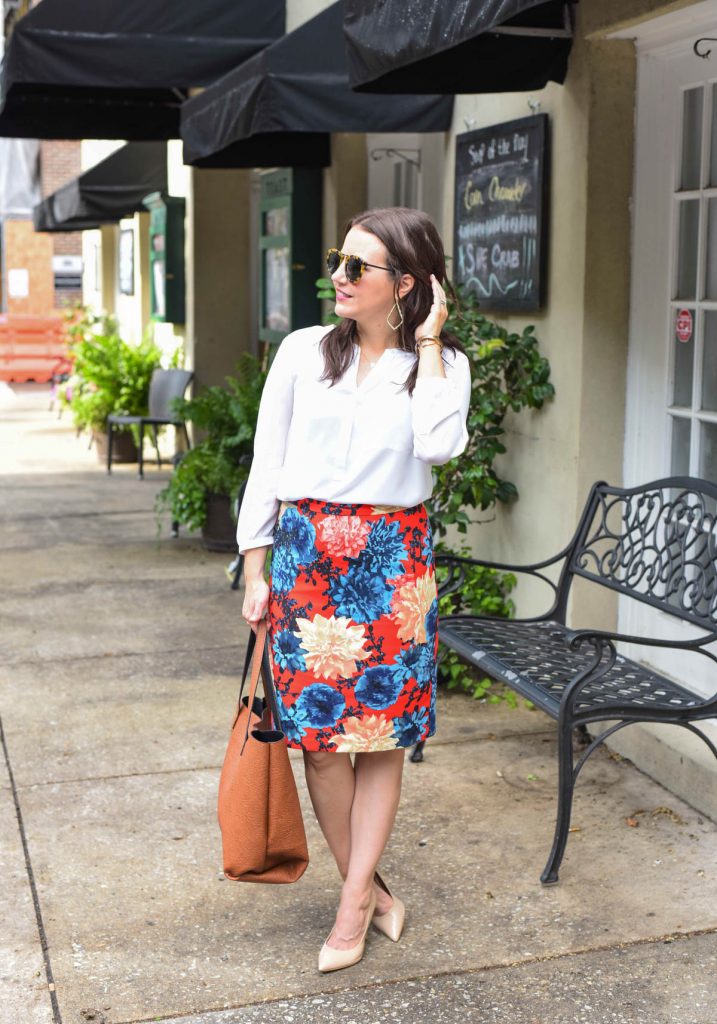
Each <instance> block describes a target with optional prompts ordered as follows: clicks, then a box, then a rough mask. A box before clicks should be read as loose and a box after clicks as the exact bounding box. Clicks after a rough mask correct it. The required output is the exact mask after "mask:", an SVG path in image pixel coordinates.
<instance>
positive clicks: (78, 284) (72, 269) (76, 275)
mask: <svg viewBox="0 0 717 1024" xmlns="http://www.w3.org/2000/svg"><path fill="white" fill-rule="evenodd" d="M52 273H53V276H54V279H55V289H56V290H58V291H79V290H80V289H81V288H82V257H81V256H53V257H52Z"/></svg>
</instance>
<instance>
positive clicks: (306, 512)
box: [268, 498, 438, 753]
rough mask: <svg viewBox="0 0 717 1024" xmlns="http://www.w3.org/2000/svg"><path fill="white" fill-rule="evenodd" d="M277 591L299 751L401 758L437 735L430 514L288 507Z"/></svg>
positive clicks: (280, 671)
mask: <svg viewBox="0 0 717 1024" xmlns="http://www.w3.org/2000/svg"><path fill="white" fill-rule="evenodd" d="M269 587H270V595H269V612H268V617H269V626H268V640H269V653H270V662H271V665H272V674H273V679H274V685H275V687H276V692H277V696H278V697H279V714H280V715H281V728H282V729H283V731H284V732H285V733H286V738H287V743H288V745H289V746H290V747H295V748H300V749H301V748H303V749H304V750H312V751H313V750H327V751H333V752H340V753H351V752H354V751H372V750H392V749H394V748H396V747H408V746H411V745H413V744H414V743H417V742H418V741H419V740H423V739H427V738H428V737H429V736H432V735H433V734H434V733H435V731H436V654H437V649H438V629H437V626H438V593H437V589H436V576H435V567H434V561H433V538H432V535H431V525H430V522H429V519H428V513H427V511H426V507H425V505H424V504H423V502H421V503H420V504H418V505H412V506H411V507H409V508H396V507H395V506H385V505H384V506H382V505H363V504H337V503H334V502H329V501H324V500H322V499H316V498H300V499H298V500H297V501H291V502H289V501H282V502H281V506H280V509H279V517H278V521H277V524H276V529H275V532H274V545H273V551H272V556H271V567H270V577H269Z"/></svg>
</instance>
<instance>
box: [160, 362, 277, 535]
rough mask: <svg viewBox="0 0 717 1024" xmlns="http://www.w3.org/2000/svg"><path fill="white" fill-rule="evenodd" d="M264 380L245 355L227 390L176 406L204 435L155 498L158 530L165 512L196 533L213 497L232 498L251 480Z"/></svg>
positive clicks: (258, 364)
mask: <svg viewBox="0 0 717 1024" xmlns="http://www.w3.org/2000/svg"><path fill="white" fill-rule="evenodd" d="M265 379H266V374H265V373H264V371H263V370H262V368H261V361H260V360H259V359H257V358H256V357H255V356H253V355H251V354H249V353H247V352H245V353H242V355H241V356H240V357H239V360H238V362H237V370H236V376H235V377H226V378H225V382H226V387H220V386H219V385H213V386H212V387H207V388H204V390H203V391H202V392H201V393H200V394H199V395H197V396H196V397H195V398H190V399H187V398H179V399H176V400H175V401H174V403H173V406H174V409H175V411H176V412H177V414H178V415H179V416H181V417H182V418H184V419H186V420H188V421H189V422H191V423H193V424H194V426H195V428H196V429H197V431H198V432H200V433H201V434H203V435H204V436H203V439H202V440H201V441H200V442H199V443H198V444H196V445H195V447H194V448H192V449H191V451H189V452H187V453H186V454H185V455H184V456H183V457H182V459H181V461H180V462H179V464H178V465H177V467H176V469H175V471H174V473H173V475H172V476H171V478H170V479H169V481H168V483H167V485H166V486H165V487H164V489H163V490H162V491H160V492H159V494H158V495H157V503H156V506H155V507H156V511H157V516H158V526H159V524H160V523H161V518H162V515H163V514H164V513H165V512H169V513H171V517H172V519H173V520H177V521H178V522H180V523H183V524H184V525H185V526H187V527H189V529H191V530H199V529H201V528H202V526H204V524H205V522H206V519H207V502H208V499H209V497H210V496H211V495H214V494H218V495H226V496H227V497H229V498H234V497H236V494H237V492H238V490H239V487H240V486H241V484H242V483H243V482H244V481H245V480H246V479H247V477H248V475H249V469H250V466H251V461H252V457H253V453H254V434H255V431H256V421H257V417H258V414H259V402H260V400H261V392H262V389H263V387H264V381H265Z"/></svg>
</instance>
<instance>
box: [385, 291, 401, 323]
mask: <svg viewBox="0 0 717 1024" xmlns="http://www.w3.org/2000/svg"><path fill="white" fill-rule="evenodd" d="M394 309H397V310H398V315H399V317H400V319H399V321H398V323H397V324H392V323H391V316H392V314H393V311H394ZM386 323H387V324H388V326H389V327H390V328H391V330H392V331H399V330H400V329H401V328H402V327H403V313H402V312H401V304H400V303H399V301H398V298H396V301H395V302H394V304H393V305H392V306H391V308H390V310H389V312H388V316H387V317H386Z"/></svg>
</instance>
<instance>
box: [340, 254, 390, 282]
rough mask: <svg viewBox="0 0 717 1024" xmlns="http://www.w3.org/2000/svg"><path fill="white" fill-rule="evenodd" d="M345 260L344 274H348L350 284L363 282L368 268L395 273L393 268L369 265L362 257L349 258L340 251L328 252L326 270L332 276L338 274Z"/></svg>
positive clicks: (374, 264)
mask: <svg viewBox="0 0 717 1024" xmlns="http://www.w3.org/2000/svg"><path fill="white" fill-rule="evenodd" d="M343 260H346V266H345V268H344V273H345V274H346V280H347V281H348V282H349V283H350V284H356V282H357V281H360V280H361V275H362V274H363V272H364V270H365V269H366V267H373V268H374V270H387V271H388V272H389V274H392V273H393V270H392V269H391V267H379V266H378V264H377V263H367V262H366V260H362V259H361V257H360V256H349V254H348V253H345V252H341V250H340V249H327V250H326V268H327V270H328V272H329V273H330V274H335V273H336V271H337V270H338V269H339V267H340V266H341V263H342V261H343Z"/></svg>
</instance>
